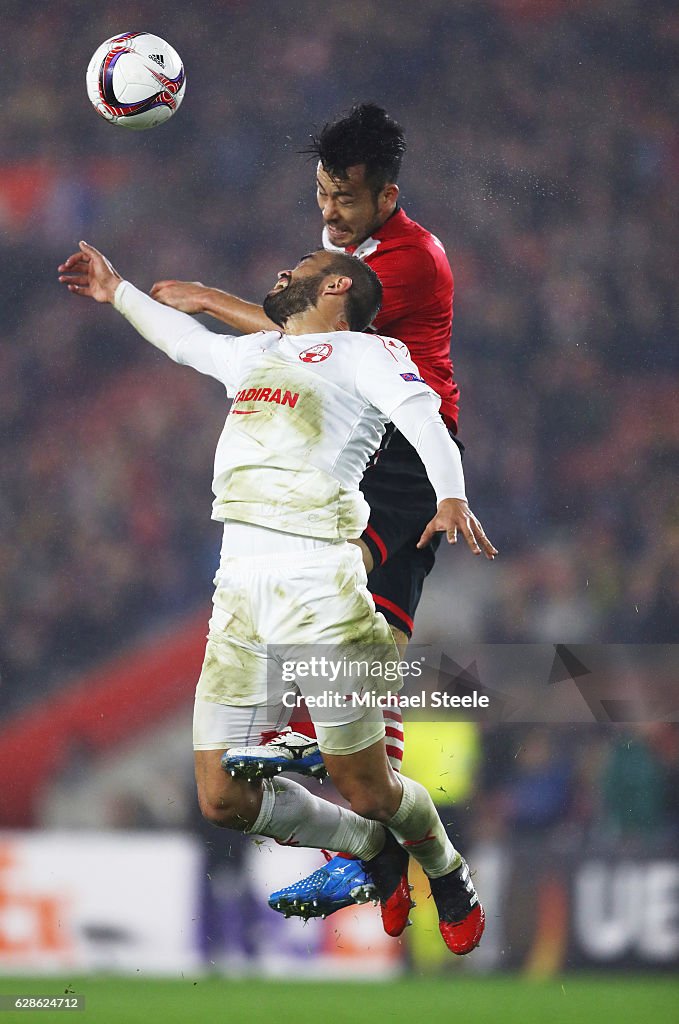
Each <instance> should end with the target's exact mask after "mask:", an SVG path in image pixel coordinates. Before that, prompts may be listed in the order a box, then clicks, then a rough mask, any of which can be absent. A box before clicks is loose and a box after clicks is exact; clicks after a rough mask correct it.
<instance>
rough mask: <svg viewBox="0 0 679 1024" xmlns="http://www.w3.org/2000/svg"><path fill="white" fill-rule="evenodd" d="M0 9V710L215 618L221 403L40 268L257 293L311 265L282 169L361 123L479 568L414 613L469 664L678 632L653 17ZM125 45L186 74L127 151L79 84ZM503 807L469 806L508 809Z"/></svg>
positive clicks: (427, 5)
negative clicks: (421, 245)
mask: <svg viewBox="0 0 679 1024" xmlns="http://www.w3.org/2000/svg"><path fill="white" fill-rule="evenodd" d="M3 10H4V13H5V14H6V17H5V19H4V26H3V32H4V39H5V47H4V51H5V55H4V58H3V70H4V79H5V82H6V90H5V97H4V102H3V116H2V119H1V120H0V154H1V155H0V164H1V171H2V173H0V227H1V228H2V231H1V233H0V246H1V250H2V265H3V267H4V268H5V270H4V273H3V275H2V278H1V281H0V308H1V313H2V319H3V327H4V329H3V338H2V342H1V344H0V427H1V429H0V672H1V678H2V685H1V686H0V712H5V713H7V712H9V711H12V710H14V709H16V708H18V707H20V706H21V705H23V704H25V703H26V702H28V701H30V700H32V699H33V698H35V697H36V696H39V695H41V694H43V693H45V692H46V691H48V690H49V688H50V687H53V686H56V685H59V684H60V683H61V682H62V681H64V680H67V679H68V678H70V677H71V676H72V675H73V674H74V673H76V672H77V671H79V670H81V669H83V668H85V667H87V666H88V665H91V664H93V663H94V662H95V661H97V660H98V659H100V658H101V657H102V656H104V655H106V654H107V653H110V652H112V651H115V650H118V649H120V648H122V647H124V646H125V645H126V644H127V643H128V642H129V641H130V640H132V639H134V638H136V637H138V636H140V635H141V634H143V633H144V632H146V631H148V630H151V629H153V628H154V626H155V625H156V624H157V623H158V622H160V621H167V620H168V619H169V618H170V617H172V616H176V615H181V614H182V613H183V612H185V611H187V610H189V609H191V608H193V607H195V606H196V605H198V604H200V603H201V602H207V600H208V599H209V596H210V581H211V578H212V574H213V572H214V568H215V565H216V560H217V556H218V550H219V540H220V538H219V529H218V528H217V526H216V524H214V523H211V522H210V519H209V511H210V502H211V493H210V481H211V461H212V455H213V451H214V443H215V441H216V438H217V436H218V433H219V430H220V429H221V425H222V423H223V419H224V415H225V412H226V407H225V397H224V393H223V390H222V389H221V388H220V387H219V386H218V385H216V384H215V383H214V382H210V381H208V380H206V379H201V378H199V377H198V376H197V375H195V374H193V373H192V372H191V371H189V370H185V369H180V368H177V367H175V366H173V365H172V364H170V363H169V361H167V360H165V359H164V357H162V356H161V355H159V354H158V353H157V352H155V350H152V349H151V348H150V346H147V345H145V344H144V343H143V342H141V341H140V339H138V338H137V336H136V335H134V333H133V332H132V330H131V329H130V328H129V327H128V325H127V324H125V323H124V322H123V321H122V320H121V319H120V318H118V317H117V315H116V314H115V313H114V312H113V311H112V310H110V309H108V308H105V307H98V306H95V305H94V303H91V302H89V301H83V300H80V299H78V298H77V297H74V296H71V295H69V294H68V293H67V292H66V291H65V290H63V286H60V285H58V284H57V281H56V276H57V275H56V266H57V264H58V263H60V262H61V261H62V260H63V259H64V258H65V257H66V256H67V255H68V254H69V253H70V252H72V251H73V250H74V248H75V246H76V244H77V241H78V239H79V238H86V239H87V240H88V241H90V242H92V243H93V244H95V245H97V246H98V247H99V248H101V249H102V250H103V251H104V252H105V253H106V254H107V255H108V256H109V257H110V259H111V260H112V262H113V263H114V265H116V266H117V268H118V269H119V270H120V272H121V273H122V274H123V276H126V277H129V278H130V279H131V280H133V281H134V282H135V283H136V284H138V285H139V286H140V287H142V288H145V289H148V288H150V286H151V284H152V283H153V282H154V280H158V279H161V278H168V277H179V278H183V279H191V280H198V279H200V280H203V281H205V282H206V283H210V284H215V285H218V286H221V287H225V288H227V289H228V290H231V291H234V292H236V293H238V294H242V295H243V296H245V297H247V298H252V299H259V298H260V297H261V296H262V295H263V293H264V292H265V291H266V290H267V289H268V288H269V287H270V286H271V283H272V282H273V280H274V279H275V273H276V271H277V270H278V269H280V268H281V267H287V266H289V265H291V263H293V262H294V261H295V260H296V258H297V257H298V256H299V255H300V254H301V253H302V252H306V251H308V250H309V249H310V248H314V247H316V246H317V245H318V239H319V235H320V231H319V228H320V222H319V215H318V211H317V210H316V208H315V204H314V190H313V170H314V169H313V166H312V165H310V164H309V163H308V162H307V160H306V158H305V157H304V156H303V155H301V151H302V150H303V149H304V147H305V145H306V144H307V141H308V136H309V134H310V132H312V131H313V130H314V129H317V128H319V127H321V126H322V124H323V123H324V121H325V120H327V119H329V118H332V117H334V116H335V115H337V114H339V113H341V112H343V111H344V110H346V109H347V108H348V107H349V106H350V105H351V103H352V102H355V101H358V100H368V99H369V100H374V101H376V102H380V103H382V104H383V105H384V106H385V107H386V108H387V109H388V110H389V111H390V113H392V114H393V115H394V116H395V117H396V118H397V119H398V120H399V121H400V122H401V123H402V124H403V126H404V128H405V131H406V135H407V139H408V143H409V152H408V154H407V156H406V159H405V162H404V169H403V174H402V180H401V188H402V198H403V203H404V206H405V209H406V211H407V212H408V213H409V214H410V215H411V216H413V217H415V218H416V219H418V220H420V221H421V222H422V223H423V224H425V225H426V226H427V227H429V228H431V229H432V230H433V231H435V233H436V234H437V235H438V236H439V237H440V238H441V239H442V241H443V242H444V244H445V246H446V249H447V251H448V254H449V257H450V260H451V264H452V266H453V270H454V272H455V276H456V305H455V327H454V337H453V357H454V360H455V365H456V370H457V376H458V379H459V381H460V384H461V388H462V412H461V437H462V439H463V440H464V442H465V444H466V445H467V457H466V473H467V478H468V491H469V494H470V495H471V496H472V499H473V507H474V509H475V511H476V512H477V514H478V515H479V517H480V518H481V520H482V521H483V523H484V525H485V527H486V529H487V532H488V533H489V535H490V536H491V537H492V539H493V540H494V542H495V543H496V545H497V546H498V547H499V548H500V549H501V558H500V559H499V560H498V562H497V564H496V565H495V566H493V567H484V570H485V571H484V573H483V579H481V576H480V574H479V572H480V570H479V569H478V568H477V567H476V566H474V569H473V572H474V574H475V575H474V577H473V583H474V585H472V586H469V587H465V588H464V590H463V588H461V587H458V588H453V587H451V586H449V577H448V574H447V573H446V572H445V571H444V569H445V567H446V566H448V564H449V562H448V553H447V552H446V554H445V555H444V557H443V560H442V561H443V565H444V569H440V568H439V569H437V570H436V571H435V574H434V576H433V577H432V578H431V580H430V581H429V583H428V588H429V592H430V598H433V600H434V602H437V603H438V604H439V605H440V607H441V608H443V609H446V608H452V609H453V610H452V612H451V615H452V619H451V621H457V619H460V618H461V620H463V621H465V622H466V623H467V624H468V627H469V635H468V636H467V637H465V639H470V640H474V641H476V642H481V641H487V642H512V641H516V642H532V641H545V642H552V641H553V642H578V641H581V642H619V643H622V642H637V643H647V642H668V643H669V642H672V641H673V640H675V639H676V636H677V630H678V627H679V616H678V614H677V606H678V602H677V598H678V597H679V526H678V525H677V511H678V508H677V506H678V504H679V498H678V496H677V490H676V487H673V483H674V473H673V470H674V463H675V461H676V453H677V447H678V446H679V417H678V416H677V403H676V382H677V372H678V370H679V365H678V363H679V346H678V345H677V336H678V333H679V332H678V328H679V308H678V305H677V289H676V279H677V267H676V262H677V260H676V237H675V233H674V230H673V228H672V224H673V222H676V213H677V205H678V203H679V200H678V198H677V190H676V184H675V183H676V177H677V171H678V170H679V130H678V129H677V124H679V119H678V118H677V113H678V110H677V107H678V106H679V91H678V89H677V75H676V58H677V52H676V51H677V43H679V14H678V13H677V9H676V5H675V4H672V3H670V2H662V0H648V2H642V0H620V2H618V3H616V4H611V3H610V2H606V3H602V2H598V0H590V2H587V3H583V2H575V0H571V2H568V3H566V2H561V0H551V2H550V0H540V2H539V3H538V2H530V0H485V2H477V3H463V4H450V3H447V2H446V0H423V2H422V3H420V4H418V5H416V6H413V5H412V4H410V3H406V2H405V0H393V2H390V3H388V4H387V3H385V2H381V0H380V2H377V3H374V4H365V3H364V2H363V0H347V2H346V3H345V4H343V5H341V6H340V7H338V8H332V7H331V8H328V9H324V11H323V13H322V16H321V15H320V14H319V10H318V7H317V5H314V4H313V3H311V0H295V2H293V3H292V4H287V5H285V6H282V5H280V4H276V3H274V2H273V0H262V2H258V3H254V2H253V3H249V2H247V0H212V2H211V3H210V4H209V5H208V6H207V7H206V8H205V9H202V8H201V10H200V12H199V13H197V12H196V10H195V9H193V10H192V9H191V8H190V7H189V6H187V5H186V4H180V3H178V2H175V0H167V2H166V3H165V4H164V5H163V20H162V24H159V23H158V20H157V13H156V12H155V10H154V9H153V8H151V6H150V5H148V4H147V3H146V2H145V0H142V2H141V3H137V4H135V5H134V7H133V6H132V5H131V4H125V3H124V2H123V3H121V4H118V5H116V11H115V17H112V16H111V15H110V14H109V13H107V11H106V9H105V8H101V9H99V8H97V9H93V8H88V9H87V16H86V20H85V21H84V22H83V20H82V18H81V15H82V12H83V10H84V8H83V5H82V4H79V3H77V2H75V0H64V2H63V3H60V4H58V5H51V6H50V7H49V8H45V9H44V10H42V11H41V14H40V17H39V18H36V17H34V12H33V10H32V9H28V8H27V7H26V6H25V5H24V4H20V3H18V2H17V0H6V2H5V4H4V8H3ZM138 27H143V28H146V29H149V30H155V31H157V32H158V33H159V34H161V35H162V36H164V37H165V38H167V39H168V41H169V42H171V43H172V44H173V45H174V46H175V47H176V48H177V49H178V50H179V51H180V53H181V55H182V57H183V59H184V62H185V65H186V67H187V92H186V97H185V100H184V104H183V106H182V108H181V110H180V111H179V112H178V113H177V115H176V117H175V118H173V120H172V121H171V122H170V123H168V124H167V125H164V126H162V127H161V128H158V129H156V130H154V131H152V132H148V133H139V134H137V133H134V132H126V131H125V130H124V129H122V128H112V127H110V126H108V125H106V124H105V123H104V122H103V121H102V120H100V119H99V118H98V117H97V116H96V114H95V113H94V111H93V110H92V108H91V107H90V105H89V103H88V101H87V97H86V95H85V88H84V72H85V68H86V66H87V62H88V60H89V57H90V55H91V53H92V52H93V51H94V49H95V48H96V46H97V45H98V44H99V43H100V42H101V41H102V40H103V39H105V38H107V37H108V36H111V35H113V34H115V33H118V32H121V31H126V30H130V29H134V28H138ZM673 237H674V238H675V242H674V243H673V242H672V238H673ZM465 554H466V553H463V552H461V551H457V552H455V558H456V560H457V561H456V564H459V565H460V567H461V571H462V572H471V570H469V568H468V567H466V566H464V565H462V562H463V557H464V555H465ZM462 590H463V592H462ZM456 604H457V605H464V606H465V610H464V614H463V612H462V611H461V610H458V612H455V608H454V606H455V605H456ZM456 615H457V619H456ZM465 616H466V617H465ZM421 629H422V631H423V633H422V637H425V636H426V635H427V631H428V630H429V634H431V633H432V631H433V630H434V629H436V630H437V631H438V639H441V638H442V637H441V632H440V631H441V630H445V629H446V622H445V620H443V619H442V618H441V617H440V616H439V618H438V619H437V620H436V624H435V627H434V626H433V625H431V624H428V623H427V622H425V621H422V622H421ZM457 638H458V639H459V637H457ZM544 742H545V737H544V736H542V737H540V736H539V735H538V736H537V738H534V740H533V741H532V742H531V745H530V747H529V748H526V751H525V755H522V758H523V760H522V761H520V763H524V764H525V765H526V766H527V767H530V765H531V764H533V765H534V764H536V763H539V761H540V758H543V757H544V756H545V751H544V749H542V748H541V743H542V744H543V745H544ZM553 760H554V762H555V764H556V765H557V767H556V768H555V769H554V770H555V772H556V773H557V775H558V773H559V771H560V770H561V769H559V767H558V763H559V759H558V757H556V756H555V757H554V758H553ZM576 772H577V766H575V765H573V764H571V766H570V768H569V773H570V774H569V778H570V779H571V780H572V779H573V777H574V773H576ZM614 773H615V763H614V759H613V760H612V761H611V765H610V770H609V774H610V778H611V780H612V779H613V777H614ZM607 777H608V776H607ZM528 785H529V783H527V782H526V780H525V779H523V780H520V781H519V782H517V785H516V787H515V789H514V791H513V792H509V793H507V792H504V793H502V794H499V795H497V794H496V795H495V796H494V797H493V799H495V798H497V800H499V801H500V802H501V806H502V807H503V808H505V810H506V808H508V807H511V808H512V809H513V810H512V814H514V815H515V816H519V817H520V815H521V814H522V813H523V812H522V811H521V809H520V808H521V793H522V792H525V789H526V786H528ZM610 785H611V787H613V788H614V783H613V781H611V782H610ZM563 786H564V782H563V778H561V777H559V778H555V779H554V780H553V789H554V791H555V792H557V791H559V790H563ZM544 797H545V794H543V795H542V797H541V799H543V800H544ZM546 803H549V801H548V800H547V801H546ZM645 812H647V813H650V809H649V808H648V807H646V809H645ZM540 813H542V814H549V813H550V811H549V809H546V810H545V809H543V811H541V812H540Z"/></svg>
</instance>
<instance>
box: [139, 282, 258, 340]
mask: <svg viewBox="0 0 679 1024" xmlns="http://www.w3.org/2000/svg"><path fill="white" fill-rule="evenodd" d="M150 294H151V298H153V299H155V300H156V301H157V302H162V303H163V304H164V305H166V306H172V308H173V309H178V310H180V311H181V312H182V313H207V314H209V316H213V317H214V318H215V319H216V320H221V321H222V323H225V324H227V325H228V326H229V327H233V328H234V330H236V331H243V333H244V334H255V333H256V332H257V331H275V330H277V327H276V324H274V323H273V321H271V320H269V318H268V316H266V314H265V313H264V310H263V309H262V307H261V306H258V305H257V304H256V303H254V302H246V301H245V299H239V298H238V296H236V295H230V294H229V293H228V292H223V291H221V290H220V289H219V288H208V287H207V286H206V285H204V284H201V283H200V281H156V283H155V284H154V286H153V288H152V289H151V292H150Z"/></svg>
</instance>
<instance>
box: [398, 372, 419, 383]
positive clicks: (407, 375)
mask: <svg viewBox="0 0 679 1024" xmlns="http://www.w3.org/2000/svg"><path fill="white" fill-rule="evenodd" d="M401 376H402V377H403V379H404V380H416V381H418V382H419V383H420V384H424V381H423V380H422V378H421V377H418V376H417V374H416V373H402V374H401Z"/></svg>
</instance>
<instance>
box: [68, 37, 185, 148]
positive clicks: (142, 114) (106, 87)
mask: <svg viewBox="0 0 679 1024" xmlns="http://www.w3.org/2000/svg"><path fill="white" fill-rule="evenodd" d="M185 88H186V75H185V73H184V66H183V64H182V62H181V58H180V56H179V54H178V53H177V51H176V50H175V49H174V48H173V47H172V46H170V44H169V43H166V42H165V40H164V39H161V38H160V36H156V35H152V34H151V33H150V32H124V33H122V34H121V35H118V36H112V37H111V38H110V39H107V40H106V42H105V43H102V44H101V46H99V47H98V48H97V49H96V50H95V52H94V54H93V56H92V59H91V61H90V63H89V66H88V68H87V95H88V96H89V98H90V101H91V103H92V106H93V107H94V109H95V110H96V111H97V113H98V114H100V115H101V116H102V117H103V118H104V119H105V120H106V121H109V122H110V123H112V124H119V125H122V126H123V127H125V128H132V129H136V130H143V129H146V128H155V127H156V125H159V124H162V123H163V121H167V120H168V118H170V117H172V115H173V114H174V113H175V111H176V110H177V109H178V108H179V105H180V104H181V102H182V100H183V98H184V89H185Z"/></svg>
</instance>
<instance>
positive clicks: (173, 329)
mask: <svg viewBox="0 0 679 1024" xmlns="http://www.w3.org/2000/svg"><path fill="white" fill-rule="evenodd" d="M113 305H114V306H115V308H116V309H117V310H118V312H119V313H121V314H122V315H123V316H124V317H125V319H126V320H129V322H130V323H131V324H132V326H133V327H134V328H135V329H136V330H137V331H138V332H139V333H140V334H141V335H142V337H143V338H145V339H146V340H147V341H150V342H151V344H152V345H155V346H156V348H159V349H160V350H161V352H164V353H165V354H166V355H168V356H169V357H170V359H173V360H174V361H175V362H176V363H181V364H182V365H184V366H191V367H193V369H194V370H198V372H199V373H204V374H206V375H207V376H209V377H214V378H215V379H216V380H218V381H221V383H222V384H223V385H224V386H225V388H226V390H227V394H228V395H229V396H230V397H233V395H234V394H235V392H236V385H237V383H238V378H239V374H240V362H241V359H242V357H243V354H244V352H245V351H247V350H248V349H249V347H250V346H251V344H252V339H253V338H256V337H257V336H256V335H245V336H244V337H242V338H235V337H231V336H229V335H224V334H214V333H213V332H212V331H209V330H208V329H207V327H203V325H202V324H200V323H198V322H197V321H196V320H194V319H193V317H192V316H189V315H188V314H187V313H180V312H179V311H178V310H176V309H171V308H170V307H169V306H165V305H163V304H162V303H161V302H156V301H155V299H152V298H151V297H150V296H149V295H146V294H145V293H144V292H141V291H139V289H138V288H135V287H134V285H132V284H130V282H129V281H122V282H121V283H120V284H119V285H118V287H117V289H116V293H115V295H114V297H113Z"/></svg>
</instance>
